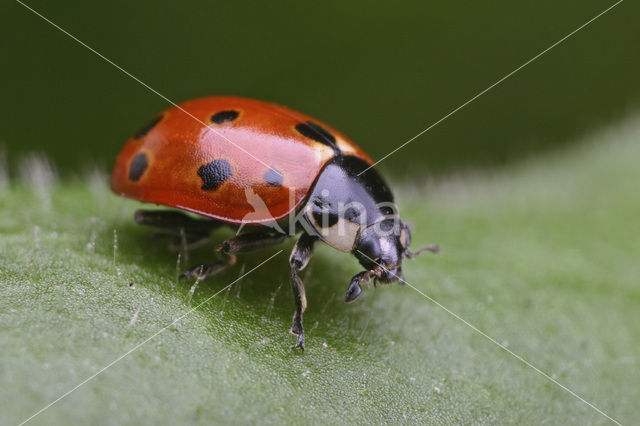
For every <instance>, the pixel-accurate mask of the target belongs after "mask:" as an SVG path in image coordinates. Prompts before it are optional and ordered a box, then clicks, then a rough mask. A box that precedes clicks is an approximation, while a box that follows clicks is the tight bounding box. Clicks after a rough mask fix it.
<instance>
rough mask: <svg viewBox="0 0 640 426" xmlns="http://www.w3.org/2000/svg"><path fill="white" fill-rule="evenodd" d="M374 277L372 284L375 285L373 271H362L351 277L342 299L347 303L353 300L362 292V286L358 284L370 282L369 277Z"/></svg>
mask: <svg viewBox="0 0 640 426" xmlns="http://www.w3.org/2000/svg"><path fill="white" fill-rule="evenodd" d="M372 276H373V277H374V281H373V285H374V286H377V283H376V281H375V274H374V271H362V272H360V273H358V274H356V275H354V276H353V278H351V282H350V283H349V288H347V294H345V296H344V301H345V302H347V303H352V302H355V301H356V299H357V298H358V297H360V294H362V286H360V283H361V282H364V283H366V284H370V283H371V277H372Z"/></svg>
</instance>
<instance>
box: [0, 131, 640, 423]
mask: <svg viewBox="0 0 640 426" xmlns="http://www.w3.org/2000/svg"><path fill="white" fill-rule="evenodd" d="M639 137H640V125H638V124H634V123H626V124H623V125H620V126H619V127H618V128H616V129H613V130H610V131H608V132H607V133H602V134H599V135H597V136H593V137H592V138H590V139H589V140H587V141H584V143H582V144H580V145H578V146H574V147H573V148H571V149H569V150H566V151H562V152H556V153H554V154H550V155H545V156H542V157H539V158H536V159H534V160H531V161H529V162H526V163H521V164H518V165H515V166H511V167H508V168H506V169H503V170H500V171H497V172H492V173H489V172H478V173H468V174H463V175H459V176H450V177H448V178H446V179H441V180H437V181H427V183H425V180H421V181H420V180H412V181H411V182H407V183H405V184H404V185H402V184H400V185H396V186H397V187H398V188H397V192H398V198H399V202H400V206H401V210H402V213H403V217H404V218H405V220H406V221H408V222H410V223H412V224H413V225H414V231H413V242H414V245H415V246H419V245H423V244H434V243H437V244H439V245H440V246H441V248H442V253H440V254H438V255H430V254H429V255H427V254H424V255H422V256H421V257H419V258H418V259H416V260H415V261H410V262H409V261H408V262H407V263H406V264H405V266H404V272H405V278H406V280H407V281H408V282H409V283H410V284H411V285H412V286H414V287H415V288H416V289H419V290H420V291H421V292H423V293H424V294H425V295H427V296H428V298H427V297H424V296H423V295H421V294H419V293H418V292H417V291H416V290H415V289H413V288H412V287H411V286H399V285H392V286H381V287H380V288H378V289H373V288H367V289H365V292H364V294H363V296H362V297H361V298H360V300H358V302H357V303H355V304H353V305H345V304H344V303H343V302H342V299H343V297H344V292H345V291H346V289H347V285H348V283H349V279H350V277H351V276H352V275H353V274H354V273H356V272H358V271H359V270H360V269H359V268H358V265H357V262H356V261H355V260H354V259H353V258H351V257H350V256H348V255H345V254H342V253H338V252H336V251H334V250H331V249H329V248H327V247H326V246H325V247H319V248H318V250H317V251H316V254H315V256H314V258H313V259H312V261H311V264H310V266H309V267H308V268H307V270H306V271H305V272H304V273H303V274H302V276H303V278H304V281H305V283H306V287H307V297H308V300H309V308H308V310H307V312H306V315H305V325H306V330H307V350H306V351H305V352H304V353H301V352H299V351H294V350H292V349H291V346H292V345H293V343H294V337H293V336H291V335H290V334H288V332H287V331H288V329H289V327H290V322H291V316H292V313H293V298H292V296H291V294H290V290H289V284H288V269H287V265H288V262H287V257H288V251H289V250H290V249H291V244H287V245H284V246H283V247H282V249H283V251H282V252H278V250H280V248H278V249H274V250H265V251H263V252H258V253H256V254H251V255H245V256H243V257H241V259H240V261H239V263H238V265H237V267H235V268H232V269H230V270H228V271H226V272H224V273H223V274H221V275H219V276H216V277H214V278H211V279H207V280H204V281H202V282H200V283H198V285H197V286H196V287H195V288H193V291H191V289H192V285H193V282H192V281H190V282H186V281H178V280H177V272H178V270H181V269H183V268H185V267H186V266H188V265H187V262H185V259H184V255H185V254H183V256H182V258H181V262H180V264H179V265H178V264H177V262H178V254H177V253H176V252H175V251H171V250H169V248H168V246H167V244H166V243H167V241H165V240H153V241H151V240H150V236H151V234H152V231H151V230H149V229H143V228H139V227H137V226H135V225H134V223H133V220H132V215H133V212H134V210H135V209H136V208H137V207H138V206H139V204H138V203H136V202H133V201H130V200H125V199H123V198H119V197H116V196H115V195H113V194H111V193H110V192H109V191H108V189H107V185H106V182H105V181H104V177H102V178H101V177H100V176H99V175H95V174H94V175H92V176H90V177H88V178H87V179H84V180H83V181H65V182H62V183H56V182H55V181H54V180H53V179H52V176H53V174H52V173H51V172H50V171H48V170H47V168H46V167H42V164H41V163H40V165H38V163H37V162H35V163H33V164H31V166H28V165H27V166H24V167H26V169H25V170H22V174H23V175H24V176H25V178H23V179H22V180H21V181H19V182H12V183H11V184H10V185H8V186H6V187H5V188H4V189H0V209H1V213H0V233H1V238H0V259H1V262H0V347H1V348H2V368H1V369H0V382H1V383H2V386H1V387H0V413H1V416H0V417H1V418H2V422H3V423H7V424H13V423H18V422H21V421H23V420H25V419H27V418H29V417H30V416H31V415H33V414H34V413H36V412H38V411H39V410H40V409H42V408H44V407H46V406H47V404H49V403H51V402H54V401H56V399H57V398H59V397H60V396H62V395H64V394H65V393H66V392H68V391H70V390H73V389H74V387H76V386H78V385H80V384H82V383H84V384H82V385H81V386H79V387H77V388H75V390H73V392H71V393H70V394H68V395H66V396H65V397H64V398H62V399H61V400H59V401H57V402H55V404H53V405H52V406H50V407H48V408H47V409H46V410H45V411H43V412H42V413H40V414H39V415H38V416H36V417H35V418H34V419H33V420H32V423H34V424H47V425H49V424H68V423H74V424H96V423H109V424H112V423H113V424H123V423H128V424H132V423H142V422H143V423H163V424H166V423H170V424H185V423H211V422H234V423H255V422H266V423H280V422H283V421H284V422H297V423H301V422H313V423H349V422H358V423H383V422H386V423H402V422H411V423H528V424H539V423H543V422H547V423H554V424H564V423H578V424H584V423H606V422H608V420H607V418H606V417H604V416H603V415H602V414H600V413H598V412H597V411H596V410H595V409H594V408H593V407H591V406H589V405H587V404H586V403H585V402H583V401H581V400H579V399H578V398H577V397H576V396H574V395H572V394H570V393H569V392H568V391H566V390H564V389H562V388H561V387H560V386H558V385H557V384H555V383H553V382H551V381H550V380H549V379H547V378H545V377H543V375H541V374H540V372H537V371H535V370H534V369H533V368H531V367H530V366H528V365H525V363H523V362H522V361H521V360H519V359H517V358H516V357H514V356H513V355H512V354H510V353H508V352H507V351H505V350H504V349H503V348H501V347H500V346H498V345H497V344H496V343H494V342H492V341H490V340H489V339H488V338H487V337H485V336H483V335H481V334H480V333H479V332H477V331H475V330H473V329H472V328H471V327H470V326H469V324H471V325H473V326H474V327H477V329H478V330H480V331H482V332H484V333H486V334H487V335H488V336H490V337H491V338H493V339H495V342H497V343H500V344H502V345H504V346H505V347H506V348H508V349H509V350H510V351H513V353H515V354H517V355H519V356H521V357H522V358H523V359H524V360H526V361H528V362H530V363H531V364H532V365H534V366H536V367H537V368H539V369H540V370H541V371H543V372H545V373H547V374H549V375H550V376H551V377H552V378H553V379H554V380H557V381H558V382H559V383H561V384H562V385H564V386H566V387H567V388H568V389H570V390H571V391H573V392H575V393H576V394H577V395H579V396H580V397H581V398H584V400H586V401H588V402H590V403H592V404H593V405H594V406H596V407H598V408H599V409H601V410H602V411H603V412H605V413H607V414H608V415H610V416H611V417H613V418H615V419H617V420H618V421H621V422H624V423H630V422H632V421H634V419H637V418H636V417H635V416H636V415H637V408H638V407H637V403H638V401H639V400H640V386H638V383H640V372H639V371H640V370H639V362H638V354H640V321H639V317H638V312H639V308H640V288H639V286H638V283H639V282H640V268H639V267H638V253H639V249H640V238H639V237H640V221H639V218H640V191H638V182H639V181H640V167H638V163H639V159H640V144H638V142H637V141H638V139H639ZM416 143H419V142H416ZM407 149H410V148H407ZM27 181H30V182H27ZM229 235H231V234H230V233H229V232H226V231H222V232H219V233H217V234H216V235H215V237H216V238H215V239H216V240H218V241H219V240H221V239H223V238H225V237H227V236H229ZM114 236H115V237H117V244H115V247H114ZM214 247H215V243H213V242H212V243H211V244H209V245H208V246H206V247H203V248H200V249H198V250H192V251H191V252H190V253H188V254H189V256H190V259H189V263H188V264H189V265H190V264H195V263H198V262H206V261H208V260H210V259H212V258H213V256H215V254H214V251H213V248H214ZM276 253H279V254H277V255H275V257H274V258H273V259H272V260H270V261H269V262H267V263H266V264H265V265H263V266H261V267H259V268H257V269H256V270H255V271H254V272H251V273H249V274H248V275H247V276H245V277H244V278H242V279H241V280H239V281H238V282H236V283H235V284H233V285H232V286H231V287H229V289H228V290H223V291H222V292H220V293H219V294H218V295H217V296H215V297H212V296H214V295H216V294H217V293H218V292H219V291H220V290H222V289H224V288H225V286H227V285H228V284H230V283H232V282H234V280H237V278H238V277H239V276H240V274H242V273H246V272H248V271H250V270H251V269H252V268H254V267H255V266H257V265H259V264H260V263H261V262H263V261H264V260H265V259H267V258H269V257H270V256H272V255H274V254H276ZM211 297H212V298H211ZM209 298H211V300H209ZM434 301H436V302H437V304H436V303H435V302H434ZM203 302H205V303H203ZM443 307H444V308H446V310H445V309H443ZM194 308H195V309H194ZM447 310H449V311H447ZM452 313H455V315H459V317H460V318H462V319H464V321H467V322H468V324H466V323H464V322H463V321H462V320H461V319H460V318H457V317H455V316H454V315H453V314H452ZM177 318H180V319H179V321H177V322H175V324H174V321H175V320H176V319H177ZM123 355H124V356H123ZM105 367H108V368H106V369H105ZM96 373H99V374H97V375H96ZM94 375H95V377H94ZM87 379H88V380H87ZM85 380H86V382H84V381H85Z"/></svg>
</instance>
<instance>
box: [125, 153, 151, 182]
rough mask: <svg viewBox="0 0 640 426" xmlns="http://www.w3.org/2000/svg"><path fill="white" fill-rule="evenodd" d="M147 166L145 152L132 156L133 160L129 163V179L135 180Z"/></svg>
mask: <svg viewBox="0 0 640 426" xmlns="http://www.w3.org/2000/svg"><path fill="white" fill-rule="evenodd" d="M148 166H149V163H148V162H147V154H145V153H144V152H141V153H139V154H137V155H136V156H135V157H133V160H131V164H129V179H131V180H132V181H134V182H136V181H137V180H138V179H140V177H142V174H143V173H144V171H145V170H147V167H148Z"/></svg>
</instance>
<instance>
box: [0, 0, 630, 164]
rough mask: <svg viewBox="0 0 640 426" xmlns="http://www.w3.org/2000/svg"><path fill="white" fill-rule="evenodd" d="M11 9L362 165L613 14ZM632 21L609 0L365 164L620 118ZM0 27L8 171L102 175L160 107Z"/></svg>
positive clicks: (92, 64)
mask: <svg viewBox="0 0 640 426" xmlns="http://www.w3.org/2000/svg"><path fill="white" fill-rule="evenodd" d="M26 3H27V4H28V5H30V6H31V7H33V8H34V9H36V10H37V11H39V12H40V13H42V14H43V15H44V16H46V17H48V18H49V19H51V20H52V21H53V22H55V23H57V24H58V25H60V26H61V27H62V28H64V29H66V30H68V31H69V32H70V33H72V34H74V35H75V36H77V37H78V38H79V39H80V40H82V41H84V42H86V43H87V44H89V45H90V46H92V47H93V48H95V49H96V50H97V51H99V52H101V53H102V54H104V55H105V56H106V57H108V58H110V59H111V60H113V61H114V62H115V63H117V64H118V65H120V66H122V67H123V68H124V69H126V70H127V71H129V72H131V73H132V74H134V75H135V76H137V77H139V78H140V79H141V80H142V81H144V82H146V83H148V84H149V85H150V86H151V87H153V88H155V89H157V90H158V91H159V92H161V93H162V94H164V95H166V96H167V97H168V98H170V99H172V100H174V101H176V102H179V101H182V100H186V99H189V98H194V97H200V96H207V95H214V94H234V95H240V96H247V97H254V98H260V99H264V100H268V101H273V102H277V103H281V104H285V105H288V106H290V107H292V108H295V109H299V110H301V111H304V112H306V113H308V114H310V115H313V116H316V117H317V118H318V119H320V120H323V121H326V122H328V123H330V124H332V125H334V126H336V127H337V128H339V129H341V130H342V131H343V132H345V133H346V134H347V135H349V136H350V137H351V138H352V139H354V140H355V141H356V142H357V143H358V144H360V145H361V146H363V147H364V148H365V150H367V151H368V152H369V153H370V154H371V155H372V157H374V158H379V157H381V156H383V155H385V154H386V153H387V152H389V151H390V150H391V149H393V148H394V147H396V146H398V145H400V144H401V143H403V142H405V141H406V140H407V139H409V138H411V137H413V136H414V135H416V134H417V133H419V132H420V131H422V130H423V129H425V128H426V127H428V126H429V125H431V124H432V123H434V122H435V121H437V120H438V119H440V118H441V117H442V116H444V115H445V114H447V113H449V112H450V111H451V110H453V109H454V108H456V107H458V106H459V105H461V104H462V103H464V102H465V101H467V100H468V99H469V98H471V97H472V96H474V95H475V94H477V93H478V92H480V91H481V90H483V89H485V88H487V87H488V86H490V85H491V84H492V83H494V82H495V81H497V80H498V79H499V78H501V77H503V76H504V75H505V74H507V73H509V72H511V71H512V70H514V69H515V68H517V67H518V66H520V65H521V64H523V63H524V62H526V61H527V60H529V59H530V58H532V57H533V56H534V55H536V54H538V53H539V52H541V51H542V50H543V49H545V48H547V47H548V46H550V45H551V44H553V43H555V42H556V41H558V40H559V39H561V38H562V37H564V36H565V35H567V34H568V33H570V32H571V31H573V30H574V29H576V28H577V27H579V26H580V25H582V24H584V23H585V22H586V21H588V20H589V19H591V18H592V17H594V16H595V15H597V14H598V13H600V12H601V11H603V10H604V9H606V8H607V7H608V6H610V5H612V4H613V3H614V2H611V1H601V0H588V1H587V0H585V1H581V2H570V1H561V2H558V1H540V0H536V1H518V2H514V1H492V2H477V1H449V2H439V3H434V2H412V3H409V2H403V3H395V2H376V3H372V2H365V1H350V2H322V3H311V2H309V3H306V2H299V1H296V2H293V1H289V2H277V3H273V2H260V3H251V4H248V3H245V2H221V1H217V2H211V1H204V0H198V1H193V0H192V1H181V2H130V1H111V2H84V1H65V2H51V1H43V0H28V1H27V2H26ZM639 12H640V7H639V5H638V3H637V2H632V1H625V2H623V3H621V4H620V5H618V6H617V7H615V8H614V9H613V10H611V11H610V12H609V13H607V14H605V15H604V16H602V17H601V18H600V19H598V20H596V21H595V22H593V23H592V24H591V25H589V26H588V27H586V28H585V29H584V30H582V31H580V32H579V33H577V34H576V35H575V36H573V37H571V38H569V39H568V40H566V41H565V42H564V43H562V44H560V45H559V46H558V47H556V48H555V49H553V50H552V51H550V52H549V53H547V54H546V55H544V56H542V57H541V58H540V59H539V60H537V61H535V62H533V63H532V64H530V65H528V66H527V67H526V68H524V69H523V70H521V71H520V72H518V73H517V74H515V75H514V76H513V77H512V78H510V79H508V80H506V81H505V82H503V83H502V84H500V85H499V86H497V87H496V88H495V89H493V90H491V91H490V92H488V93H487V94H486V95H484V96H482V97H481V98H479V99H478V100H476V101H475V102H473V103H472V104H470V105H469V106H467V107H465V108H464V109H462V110H461V111H460V112H458V113H457V114H455V115H453V116H452V117H450V118H449V119H447V120H446V121H444V122H443V123H441V124H440V125H438V126H436V127H435V128H434V129H432V130H430V131H429V132H427V133H426V134H424V135H423V136H421V137H420V138H418V139H417V140H415V141H414V142H413V143H412V144H411V145H410V146H409V147H407V148H406V149H403V150H401V151H400V152H398V153H397V154H396V155H395V156H394V157H393V159H392V160H388V161H386V162H385V163H383V169H385V170H387V171H390V172H395V173H396V175H398V174H400V175H402V174H409V173H415V172H416V171H420V172H423V173H424V172H425V171H426V172H427V173H438V172H440V171H443V170H451V169H458V168H463V167H469V166H471V167H476V166H479V167H482V166H486V165H492V164H501V163H504V162H506V161H509V160H512V159H514V158H519V157H522V156H523V155H525V156H526V155H530V154H531V153H534V152H539V151H542V150H546V149H549V148H550V147H553V146H556V145H558V144H561V143H564V142H565V141H567V140H571V139H572V138H577V137H579V136H582V135H583V134H585V133H587V132H589V131H592V130H594V129H596V128H599V127H600V126H602V125H604V124H606V123H608V122H610V121H612V120H614V119H616V118H618V117H619V116H622V115H625V114H626V113H628V112H629V111H630V110H633V108H634V107H635V106H636V105H637V104H638V101H639V100H640V84H639V83H638V76H639V75H640V55H638V53H639V50H638V46H640V27H639V26H638V24H637V18H638V16H640V15H639ZM0 31H1V32H2V37H1V39H2V44H3V52H4V54H3V58H4V61H3V66H2V67H0V77H1V78H0V81H2V95H3V102H2V103H0V105H1V106H0V108H1V111H0V112H1V114H0V116H2V117H3V119H2V128H1V131H0V140H1V141H2V142H1V143H3V144H4V145H5V149H6V151H7V155H8V157H9V161H10V164H11V163H14V161H15V160H16V159H17V158H19V157H20V156H22V155H24V154H25V153H26V152H30V151H39V152H43V153H45V154H46V155H48V156H49V157H50V158H51V159H53V161H54V162H55V164H56V165H57V166H58V168H59V170H60V172H61V173H62V174H63V175H64V174H75V173H80V172H82V171H83V170H85V169H87V168H89V167H93V166H96V165H97V166H99V167H102V168H104V169H105V170H107V169H108V168H109V167H110V166H111V162H112V160H113V158H114V157H115V155H116V153H117V151H118V150H119V148H120V147H121V145H122V144H123V142H124V141H125V139H126V138H127V136H128V135H129V134H130V133H132V132H133V131H134V130H135V129H136V128H138V127H139V126H140V125H141V124H142V123H144V122H145V120H147V119H148V118H149V117H150V116H152V115H153V114H154V113H155V112H157V111H159V110H162V109H164V108H166V107H167V103H166V102H165V101H164V100H163V99H161V98H160V97H158V96H157V95H155V94H153V93H151V92H150V91H149V90H147V89H146V88H144V87H143V86H141V85H140V84H138V83H137V82H135V81H133V80H132V79H131V78H129V77H127V76H125V75H124V74H123V73H122V72H121V71H119V70H117V69H115V68H114V67H113V66H111V65H109V64H107V63H106V62H105V61H103V60H102V59H100V58H99V57H97V56H96V55H95V54H93V53H91V52H90V51H89V50H87V49H86V48H84V47H82V46H80V45H79V44H78V43H76V42H75V41H73V40H71V39H70V38H69V37H67V36H66V35H64V34H63V33H61V32H60V31H58V30H56V29H54V28H53V27H52V26H51V25H50V24H48V23H46V22H45V21H43V20H42V19H41V18H39V17H37V16H36V15H34V14H33V13H32V12H30V11H28V10H27V9H26V8H24V7H23V6H21V5H20V4H18V3H17V2H14V1H3V2H2V6H1V11H0ZM14 172H15V170H14Z"/></svg>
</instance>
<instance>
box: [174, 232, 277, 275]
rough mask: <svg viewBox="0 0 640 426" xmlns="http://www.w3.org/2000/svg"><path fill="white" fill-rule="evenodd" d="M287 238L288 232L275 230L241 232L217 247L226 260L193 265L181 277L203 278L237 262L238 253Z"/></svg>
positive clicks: (270, 244) (273, 243) (274, 243)
mask: <svg viewBox="0 0 640 426" xmlns="http://www.w3.org/2000/svg"><path fill="white" fill-rule="evenodd" d="M287 238H289V236H288V235H286V234H274V233H273V232H267V231H255V232H247V233H245V234H240V235H238V236H237V237H234V238H230V239H228V240H226V241H224V242H223V243H222V244H220V245H219V246H218V248H217V249H216V250H217V251H219V252H221V253H222V255H223V256H225V259H224V260H222V261H219V262H214V263H211V264H207V265H196V266H193V267H191V268H189V269H187V270H186V271H185V272H184V273H182V275H181V276H180V277H181V278H185V277H198V278H200V279H202V278H205V277H208V276H212V275H216V274H218V273H220V272H222V271H224V270H225V269H226V268H228V267H229V266H231V265H233V264H235V263H236V254H237V253H246V252H250V251H254V250H259V249H261V248H265V247H269V246H273V245H277V244H280V243H282V242H283V241H285V240H286V239H287Z"/></svg>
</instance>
